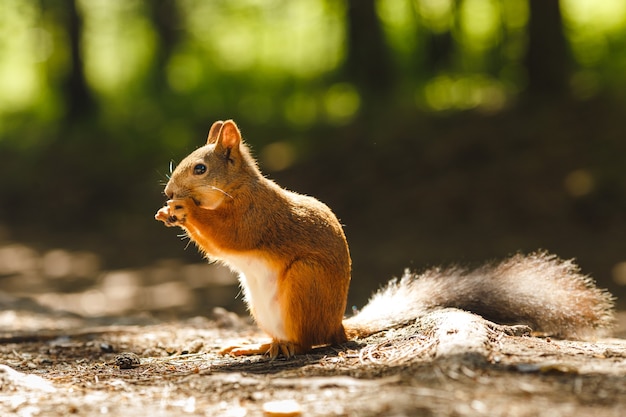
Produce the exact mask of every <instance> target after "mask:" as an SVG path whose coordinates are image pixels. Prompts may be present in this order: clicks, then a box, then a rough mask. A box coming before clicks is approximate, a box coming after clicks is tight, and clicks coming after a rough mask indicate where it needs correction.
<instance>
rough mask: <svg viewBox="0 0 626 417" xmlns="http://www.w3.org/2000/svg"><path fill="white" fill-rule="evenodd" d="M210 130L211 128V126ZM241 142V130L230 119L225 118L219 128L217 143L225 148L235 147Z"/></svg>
mask: <svg viewBox="0 0 626 417" xmlns="http://www.w3.org/2000/svg"><path fill="white" fill-rule="evenodd" d="M211 130H213V129H212V128H211ZM240 142H241V132H240V131H239V128H238V127H237V125H236V124H235V122H233V121H232V120H226V121H225V122H224V124H223V125H222V128H221V129H220V133H219V135H218V139H217V143H218V144H219V145H221V146H222V148H225V149H233V148H234V149H237V148H239V143H240Z"/></svg>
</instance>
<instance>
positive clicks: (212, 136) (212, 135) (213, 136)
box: [206, 120, 224, 145]
mask: <svg viewBox="0 0 626 417" xmlns="http://www.w3.org/2000/svg"><path fill="white" fill-rule="evenodd" d="M223 125H224V122H223V121H221V120H218V121H217V122H215V123H213V125H212V126H211V129H209V135H208V136H207V138H206V144H207V145H210V144H212V143H215V141H216V140H217V137H218V136H219V134H220V129H222V126H223Z"/></svg>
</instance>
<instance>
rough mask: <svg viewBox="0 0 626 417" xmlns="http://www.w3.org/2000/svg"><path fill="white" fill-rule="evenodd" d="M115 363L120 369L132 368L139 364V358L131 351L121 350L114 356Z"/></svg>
mask: <svg viewBox="0 0 626 417" xmlns="http://www.w3.org/2000/svg"><path fill="white" fill-rule="evenodd" d="M115 365H117V366H119V368H120V369H132V368H135V367H137V366H139V365H141V360H140V359H139V356H137V355H135V354H134V353H132V352H122V353H120V354H119V355H117V356H115Z"/></svg>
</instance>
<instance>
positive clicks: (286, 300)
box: [155, 120, 614, 359]
mask: <svg viewBox="0 0 626 417" xmlns="http://www.w3.org/2000/svg"><path fill="white" fill-rule="evenodd" d="M165 195H166V196H167V198H168V200H167V202H166V204H165V206H164V207H162V208H161V209H160V210H159V211H158V212H157V214H156V215H155V219H156V220H159V221H161V222H163V223H165V225H166V226H169V227H173V226H179V227H181V228H182V229H183V230H184V231H185V232H186V234H187V236H188V237H189V238H190V239H191V240H192V241H193V242H195V244H196V245H197V246H198V248H199V250H200V251H201V252H202V253H203V254H204V255H205V256H206V257H207V258H208V259H209V260H212V261H220V262H222V263H224V264H226V265H227V266H229V267H230V268H231V269H232V270H234V271H235V272H237V273H239V281H240V285H241V287H242V290H243V294H244V299H245V302H246V303H247V306H248V309H249V311H250V313H251V314H252V316H253V317H254V319H255V321H256V323H257V324H258V325H259V327H260V328H261V329H262V330H264V331H265V332H266V333H267V334H268V335H269V336H270V337H271V342H270V343H264V344H250V345H242V346H233V347H227V348H224V349H223V350H222V352H223V353H225V354H226V353H229V354H232V355H253V354H269V356H270V357H271V358H272V359H273V358H276V357H277V356H278V355H279V354H282V355H284V356H286V357H291V356H293V355H295V354H302V353H306V352H308V351H310V350H311V349H312V348H313V347H315V346H320V345H337V344H341V343H344V342H346V341H348V340H352V339H355V338H359V337H365V336H368V335H371V334H374V333H376V332H379V331H382V330H385V329H389V328H393V327H398V326H400V325H402V324H407V323H409V322H410V321H414V320H416V319H418V318H419V317H420V316H423V315H424V314H426V313H427V312H429V311H432V310H434V309H437V308H447V307H455V308H460V309H463V310H467V311H470V312H473V313H476V314H479V315H481V316H483V317H484V318H485V319H488V320H491V321H494V322H498V323H502V324H525V325H528V326H530V327H531V328H533V329H534V330H535V331H539V332H543V333H545V334H550V335H553V336H556V337H561V338H585V337H589V336H595V335H599V334H600V333H601V331H602V330H603V329H607V328H608V327H610V325H611V323H612V321H613V320H614V319H613V298H612V296H611V295H610V294H609V293H608V292H607V291H605V290H601V289H598V288H597V287H596V286H595V284H594V282H593V280H592V279H591V278H589V277H587V276H585V275H582V274H581V273H580V270H579V268H578V266H576V265H575V264H574V263H573V262H572V261H563V260H560V259H559V258H557V257H556V256H554V255H549V254H547V253H545V252H536V253H533V254H530V255H521V254H517V255H514V256H512V257H511V258H509V259H507V260H505V261H503V262H501V263H499V264H494V265H486V266H484V267H482V268H478V269H476V270H473V271H469V270H463V269H460V268H448V269H431V270H429V271H426V272H424V273H422V274H419V275H416V274H411V273H406V274H405V275H404V276H403V277H402V278H401V279H400V280H392V281H390V282H389V283H388V284H387V285H386V286H385V287H384V288H382V289H381V290H379V291H378V292H376V293H375V294H374V295H373V296H372V298H371V299H370V301H369V302H368V304H367V305H366V306H365V307H364V308H363V309H362V310H361V311H360V312H359V313H357V314H356V315H354V316H353V317H350V318H347V319H344V313H345V310H346V303H347V294H348V286H349V284H350V278H351V259H350V253H349V250H348V243H347V241H346V237H345V235H344V232H343V229H342V226H341V224H340V223H339V220H338V219H337V217H336V216H335V215H334V214H333V212H332V211H331V209H330V208H328V206H326V205H325V204H323V203H321V202H320V201H318V200H317V199H315V198H313V197H309V196H305V195H301V194H297V193H295V192H292V191H288V190H285V189H283V188H281V187H280V186H279V185H277V184H276V183H275V182H274V181H272V180H270V179H268V178H266V177H264V176H263V174H262V173H261V171H260V169H259V167H258V165H257V162H256V160H255V159H254V158H253V157H252V155H251V152H250V149H249V148H248V146H247V145H246V143H244V141H243V140H242V136H241V132H240V130H239V128H238V127H237V125H236V124H235V122H234V121H232V120H227V121H217V122H215V123H214V124H213V125H212V126H211V129H210V130H209V134H208V138H207V142H206V145H204V146H202V147H200V148H198V149H196V150H195V151H193V152H192V153H191V154H190V155H188V156H187V157H186V158H184V159H183V160H182V161H181V162H180V163H179V164H178V166H177V167H176V168H175V169H174V171H173V172H172V174H171V176H170V178H169V181H168V183H167V185H166V187H165Z"/></svg>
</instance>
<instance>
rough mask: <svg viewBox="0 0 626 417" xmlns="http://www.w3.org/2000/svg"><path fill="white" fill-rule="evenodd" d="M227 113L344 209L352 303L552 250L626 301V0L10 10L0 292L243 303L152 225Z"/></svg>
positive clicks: (103, 300) (34, 6) (193, 309)
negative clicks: (173, 182)
mask: <svg viewBox="0 0 626 417" xmlns="http://www.w3.org/2000/svg"><path fill="white" fill-rule="evenodd" d="M226 118H232V119H235V120H236V122H237V123H238V125H239V126H240V128H241V129H242V131H243V134H244V137H245V138H246V140H247V141H248V143H249V144H250V145H251V146H252V148H253V150H254V153H255V155H256V156H257V157H258V158H259V160H260V164H261V167H262V169H263V171H264V172H265V173H266V174H267V175H268V176H269V177H271V178H273V179H275V180H276V181H277V182H278V183H280V184H281V185H283V186H285V187H287V188H290V189H292V190H295V191H298V192H301V193H305V194H310V195H314V196H316V197H318V198H319V199H321V200H322V201H324V202H326V203H327V204H328V205H330V206H331V207H332V208H333V209H334V211H335V212H336V214H337V215H338V216H339V217H340V219H341V221H342V223H343V224H344V225H345V231H346V234H347V236H348V240H349V242H350V244H351V250H352V256H353V261H354V268H353V269H354V273H353V283H352V289H351V298H350V302H351V303H353V304H357V305H360V304H362V303H363V302H364V301H365V299H366V298H367V296H368V295H369V293H370V292H371V291H372V290H374V289H376V288H377V287H378V286H379V285H381V284H382V283H383V282H385V281H386V280H387V279H389V278H390V277H392V276H394V275H400V274H401V273H402V271H403V268H405V267H409V268H411V269H416V270H420V269H423V268H425V267H428V266H432V265H438V264H440V263H443V264H450V263H460V264H462V265H475V264H477V263H480V262H482V261H486V260H493V259H498V258H502V257H504V256H507V255H508V254H511V253H514V252H517V251H524V252H528V251H533V250H536V249H539V248H543V249H547V250H549V251H551V252H554V253H557V254H558V255H560V256H562V257H565V258H572V257H575V258H577V260H578V262H579V263H580V265H581V266H582V268H583V271H584V272H585V273H588V274H590V275H592V276H593V277H595V278H596V279H597V280H598V281H599V283H600V285H602V286H605V287H608V288H610V289H611V291H613V292H614V293H615V294H618V295H620V294H623V293H624V285H626V243H625V238H626V168H625V156H626V2H624V1H623V0H601V1H597V0H561V1H556V0H343V1H331V0H240V1H232V0H228V1H227V0H214V1H201V0H155V1H150V0H47V1H34V0H32V1H29V0H3V1H2V2H0V155H1V157H2V158H1V159H2V160H1V163H0V216H1V220H0V285H1V286H0V289H1V290H2V291H4V292H6V293H7V294H14V295H16V296H25V297H30V298H33V299H34V300H36V301H37V302H38V303H40V304H42V305H45V306H49V307H51V308H56V307H61V308H66V309H69V310H71V311H74V312H78V313H81V314H86V315H101V314H130V313H136V312H141V311H151V312H154V313H155V314H156V313H158V314H164V315H171V316H179V315H191V314H206V313H207V312H209V311H210V308H211V306H212V305H225V306H227V307H228V308H232V309H235V310H242V305H241V302H240V301H235V300H234V297H235V295H236V294H237V288H236V283H235V282H234V281H233V279H232V276H229V275H228V274H227V273H226V272H225V271H224V270H221V269H219V268H216V267H212V266H206V265H204V264H203V261H202V260H201V258H200V256H199V255H198V254H197V253H196V251H195V249H194V248H193V246H190V247H189V248H187V250H185V248H186V246H187V242H186V241H184V240H183V241H181V239H180V238H178V237H177V232H176V231H175V230H174V229H167V228H165V227H163V225H162V224H160V223H157V222H156V221H154V219H153V215H154V213H155V212H156V210H157V209H158V208H159V207H160V206H161V205H162V204H163V203H164V200H165V197H164V196H163V194H162V188H163V184H164V183H165V181H166V180H167V174H168V173H169V171H170V164H172V163H173V164H176V162H177V161H180V160H181V159H182V158H183V157H184V156H185V155H186V154H188V153H189V152H190V151H192V150H193V149H195V148H196V147H198V146H200V145H202V144H203V143H204V141H205V138H206V133H207V131H208V128H209V127H210V125H211V123H212V122H213V121H215V120H218V119H226ZM620 306H621V307H622V308H623V307H626V304H624V301H620Z"/></svg>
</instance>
